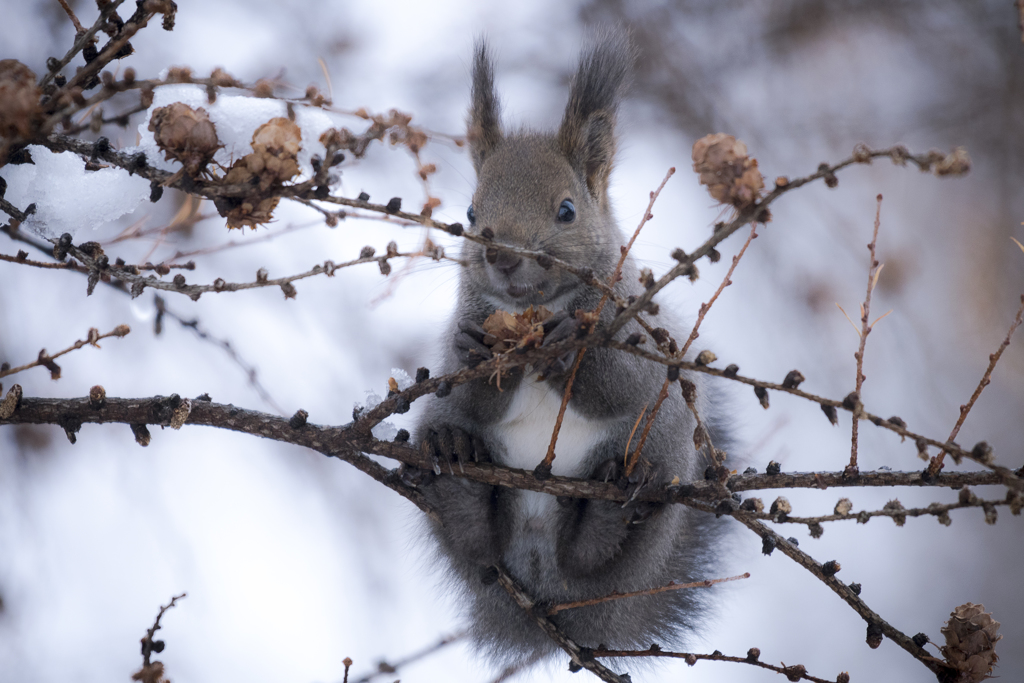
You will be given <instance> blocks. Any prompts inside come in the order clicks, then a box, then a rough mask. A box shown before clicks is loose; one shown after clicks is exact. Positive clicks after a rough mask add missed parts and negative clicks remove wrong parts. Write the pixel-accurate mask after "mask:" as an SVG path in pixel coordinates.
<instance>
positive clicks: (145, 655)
mask: <svg viewBox="0 0 1024 683" xmlns="http://www.w3.org/2000/svg"><path fill="white" fill-rule="evenodd" d="M187 596H188V593H182V594H181V595H175V596H174V597H172V598H171V601H170V602H169V603H167V604H166V605H163V606H162V607H161V608H160V611H159V612H157V615H156V620H154V621H153V625H152V626H150V627H149V628H148V629H146V635H145V636H143V637H142V666H143V667H144V668H145V667H148V666H149V665H150V664H151V662H150V661H149V658H150V656H151V655H152V654H153V652H159V651H160V650H161V649H162V647H160V648H156V647H154V645H155V643H156V642H158V641H154V640H153V636H155V635H156V632H157V631H159V630H160V629H161V628H162V627H161V626H160V620H161V619H163V616H164V612H166V611H167V610H169V609H171V608H172V607H174V605H175V604H176V603H177V602H178V600H181V599H183V598H185V597H187Z"/></svg>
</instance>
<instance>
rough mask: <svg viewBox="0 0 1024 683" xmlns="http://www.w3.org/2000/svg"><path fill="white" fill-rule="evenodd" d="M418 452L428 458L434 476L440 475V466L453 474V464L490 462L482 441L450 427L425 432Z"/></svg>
mask: <svg viewBox="0 0 1024 683" xmlns="http://www.w3.org/2000/svg"><path fill="white" fill-rule="evenodd" d="M420 452H421V453H423V455H425V456H427V457H428V458H430V462H431V464H432V465H433V468H434V474H438V475H439V474H441V471H442V469H443V468H442V466H444V467H446V468H447V469H448V472H449V474H454V473H455V471H454V467H453V463H455V464H458V466H459V469H460V470H461V469H462V464H463V463H466V462H490V461H491V456H490V453H488V451H487V446H486V445H485V444H484V442H483V440H482V439H480V438H478V437H475V436H472V435H470V434H469V433H468V432H466V431H465V430H462V429H459V428H458V427H452V426H450V425H441V426H439V427H438V428H436V429H430V430H428V431H427V434H426V436H424V437H423V441H422V442H421V443H420Z"/></svg>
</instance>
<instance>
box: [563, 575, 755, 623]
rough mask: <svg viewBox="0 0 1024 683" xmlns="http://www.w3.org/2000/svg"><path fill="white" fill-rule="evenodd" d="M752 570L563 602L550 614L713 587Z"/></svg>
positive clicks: (741, 576) (737, 578)
mask: <svg viewBox="0 0 1024 683" xmlns="http://www.w3.org/2000/svg"><path fill="white" fill-rule="evenodd" d="M749 578H750V572H746V573H745V574H739V575H738V576H730V577H728V578H725V579H704V580H703V581H693V582H691V583H674V582H669V583H668V584H666V585H664V586H658V587H657V588H647V589H645V590H639V591H630V592H628V593H617V592H616V593H611V594H609V595H605V596H602V597H600V598H591V599H590V600H577V601H576V602H563V603H560V604H558V605H555V606H553V607H549V608H548V616H549V617H553V616H555V615H556V614H558V613H559V612H561V611H563V610H567V609H575V608H577V607H588V606H590V605H600V604H601V603H603V602H612V601H613V600H622V599H623V598H635V597H639V596H642V595H657V594H658V593H667V592H669V591H677V590H682V589H684V588H711V587H712V586H714V585H717V584H719V583H728V582H729V581H739V580H741V579H749Z"/></svg>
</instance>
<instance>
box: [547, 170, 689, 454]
mask: <svg viewBox="0 0 1024 683" xmlns="http://www.w3.org/2000/svg"><path fill="white" fill-rule="evenodd" d="M675 172H676V169H675V166H672V167H671V168H669V169H668V172H666V173H665V177H664V178H663V179H662V181H661V184H660V185H658V188H657V189H656V190H654V191H653V192H651V197H650V201H648V202H647V208H646V209H644V215H643V218H641V219H640V224H639V225H638V226H636V230H634V231H633V236H632V237H630V238H629V242H628V243H627V244H626V246H624V247H622V249H621V255H620V256H619V262H618V263H617V264H615V270H614V271H613V272H612V274H611V276H610V277H609V278H608V289H607V290H605V291H604V294H603V295H602V296H601V300H600V301H599V302H598V304H597V308H596V309H595V311H594V320H595V322H594V324H593V325H591V328H590V330H589V331H590V332H593V331H594V325H596V324H597V321H598V320H600V319H601V312H602V311H603V310H604V307H605V304H606V303H608V297H609V293H610V292H611V291H613V290H614V287H615V284H616V283H617V282H618V281H619V279H620V278H621V277H622V266H623V265H625V263H626V258H627V257H628V256H629V250H630V249H632V248H633V243H634V242H636V238H637V237H639V235H640V231H641V230H643V228H644V226H645V225H647V221H649V220H651V219H652V218H654V216H653V215H652V214H651V210H652V209H653V208H654V202H656V201H657V200H658V196H659V195H661V191H662V189H664V187H665V184H666V183H667V182H668V179H669V178H671V177H672V176H673V175H674V174H675ZM586 352H587V348H586V347H585V346H584V347H583V348H581V349H580V350H579V351H578V352H577V353H576V362H575V363H573V366H572V370H571V371H570V372H569V379H567V380H566V382H565V391H564V392H563V393H562V404H561V405H560V406H559V407H558V416H557V417H556V418H555V427H554V429H553V430H551V442H550V443H549V444H548V452H547V454H546V455H545V456H544V460H543V461H541V463H540V465H538V466H537V471H538V472H550V471H551V463H552V462H554V460H555V443H556V442H557V441H558V433H559V431H561V429H562V419H563V418H564V417H565V409H566V407H567V406H568V405H569V400H570V399H571V398H572V385H573V382H574V381H575V380H576V373H577V372H578V371H579V368H580V362H581V361H582V360H583V355H584V354H585V353H586Z"/></svg>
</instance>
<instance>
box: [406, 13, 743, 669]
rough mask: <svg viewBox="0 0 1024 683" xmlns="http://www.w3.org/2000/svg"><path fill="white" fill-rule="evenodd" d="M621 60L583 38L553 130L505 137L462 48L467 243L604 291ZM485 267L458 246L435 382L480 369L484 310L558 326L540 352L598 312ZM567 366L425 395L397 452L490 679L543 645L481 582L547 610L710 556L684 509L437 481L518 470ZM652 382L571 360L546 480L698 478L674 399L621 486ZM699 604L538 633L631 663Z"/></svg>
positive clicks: (615, 39)
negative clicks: (619, 654) (515, 588)
mask: <svg viewBox="0 0 1024 683" xmlns="http://www.w3.org/2000/svg"><path fill="white" fill-rule="evenodd" d="M634 60H635V50H634V48H633V46H632V44H631V42H630V40H629V38H628V36H626V35H623V34H619V33H607V34H604V35H600V36H596V37H594V38H592V39H591V40H590V42H589V44H588V45H587V46H585V47H584V49H583V51H582V53H581V56H580V61H579V66H578V69H577V71H576V73H575V76H574V77H573V78H572V81H571V84H570V89H569V100H568V104H567V105H566V108H565V114H564V116H563V118H562V122H561V125H560V127H559V128H558V131H557V132H555V133H540V132H534V131H529V130H522V129H521V130H517V131H514V132H510V131H506V130H505V129H503V127H502V125H501V122H500V105H499V99H498V96H497V93H496V91H495V87H494V66H493V62H492V59H491V57H490V54H489V50H488V47H487V44H486V42H484V41H483V40H478V41H477V43H476V46H475V55H474V63H473V71H472V103H471V106H470V110H469V116H468V132H469V134H468V140H469V146H470V151H471V156H472V162H473V167H474V169H475V171H476V175H477V187H476V191H475V193H474V194H473V199H472V204H471V206H470V207H469V209H468V211H467V216H468V219H469V222H470V227H469V230H471V231H476V232H477V233H478V234H480V233H481V232H484V231H485V229H489V231H490V232H489V233H486V232H485V233H484V234H487V235H488V236H491V235H493V237H492V238H491V239H492V243H493V244H496V245H500V244H505V245H511V246H515V247H519V248H524V249H530V250H539V251H543V252H545V253H546V254H549V255H551V256H552V257H557V258H558V259H561V260H563V261H565V262H567V263H570V264H572V265H575V266H578V267H580V268H583V267H586V268H590V269H592V272H593V273H594V275H595V276H597V277H599V278H604V279H605V280H607V278H609V277H610V276H611V275H612V273H613V272H614V269H615V267H616V264H617V262H618V260H619V258H620V254H621V251H620V245H622V244H623V240H622V235H621V233H620V231H619V229H618V227H617V225H616V221H615V218H614V216H613V214H612V207H611V203H610V200H609V195H608V184H609V176H610V174H611V170H612V165H613V161H614V155H615V148H616V134H615V121H616V113H617V109H618V105H619V102H620V100H621V98H622V95H623V91H624V89H625V86H626V84H627V80H628V78H629V74H630V72H631V69H632V65H633V62H634ZM496 251H497V255H496V256H495V253H494V251H491V252H490V253H489V254H488V253H487V249H486V248H485V247H484V246H483V245H480V244H477V243H474V242H471V241H466V242H465V243H464V246H463V249H462V261H463V267H462V269H461V273H460V282H459V289H458V299H457V303H456V306H455V315H454V318H453V320H452V321H451V323H450V326H449V328H448V335H447V339H448V340H449V343H448V344H447V345H446V347H445V349H444V352H443V361H442V363H441V370H442V371H443V372H444V373H450V372H455V371H457V370H459V369H461V368H462V367H466V366H467V365H475V364H478V363H479V362H481V361H482V360H484V359H486V358H489V357H490V356H491V355H492V352H491V349H490V348H488V347H487V346H486V345H485V344H484V343H483V336H484V331H483V329H482V324H483V323H484V321H485V320H486V319H487V318H488V316H490V315H491V314H492V313H494V312H495V311H496V310H499V309H500V310H505V311H510V312H522V311H523V310H525V309H526V308H527V307H530V306H540V305H543V306H545V307H546V308H548V309H549V310H552V311H555V310H557V311H559V312H560V313H559V314H557V315H555V316H554V317H553V318H552V319H551V320H550V321H549V322H548V323H545V325H544V327H545V330H546V331H547V332H548V335H547V337H550V338H551V339H556V340H557V339H560V338H566V337H568V336H569V335H572V334H575V333H576V331H577V329H578V324H577V322H576V320H575V318H574V317H573V315H572V313H573V312H574V311H576V310H580V311H592V310H594V309H596V308H597V305H598V301H599V299H600V292H597V291H596V290H594V289H593V288H592V287H590V286H588V285H585V284H583V283H582V282H581V281H580V279H579V278H578V277H576V276H575V275H573V274H572V273H569V272H566V271H564V270H562V269H559V268H557V267H551V268H544V267H542V266H541V265H540V264H538V262H537V261H536V260H533V259H530V258H523V257H521V256H519V255H516V254H514V253H511V252H507V251H501V250H500V249H497V250H496ZM615 291H616V292H617V293H618V294H619V295H620V296H622V297H628V296H629V295H634V294H639V293H640V292H641V291H643V290H642V287H641V285H640V283H639V282H638V272H637V268H636V266H635V264H634V262H633V260H632V259H631V258H627V259H626V260H625V263H624V265H623V269H622V279H621V281H620V282H619V283H618V284H616V285H615ZM614 309H615V307H614V306H606V307H605V308H604V310H603V312H602V315H601V318H600V320H599V321H598V323H597V325H598V329H600V326H601V325H603V324H607V323H609V322H610V321H611V320H612V318H613V317H614ZM667 317H668V316H667V315H666V314H664V313H662V314H659V318H658V320H659V325H661V326H663V327H666V328H668V329H669V330H670V331H673V332H677V331H678V328H677V327H676V326H674V325H673V324H672V323H671V322H668V321H666V318H667ZM636 332H642V329H641V328H640V326H639V324H638V323H637V322H636V321H630V323H629V324H627V325H626V326H625V327H623V329H621V330H620V331H619V332H618V333H617V334H616V337H615V338H616V339H620V340H622V339H626V338H627V337H628V336H629V335H630V334H633V333H636ZM676 336H678V335H676ZM547 337H546V338H545V343H547V342H548V338H547ZM574 360H575V352H571V353H569V354H566V355H565V356H564V357H560V358H554V359H552V360H551V361H549V362H548V363H547V364H546V366H545V367H543V368H540V370H541V371H538V369H531V368H526V369H525V370H523V369H518V370H513V371H511V372H509V373H508V374H507V375H506V376H503V378H502V379H501V382H500V387H499V386H496V384H495V383H493V382H489V381H488V380H487V379H486V378H483V379H478V380H475V381H471V382H468V383H465V384H462V385H460V386H457V387H455V388H453V389H452V390H451V392H450V394H448V395H447V396H445V397H443V398H441V397H437V396H433V397H430V399H429V402H428V405H427V407H426V409H425V411H424V414H423V415H422V418H421V419H420V420H419V422H418V425H417V427H416V429H415V431H414V434H413V443H414V444H417V445H418V446H419V448H420V449H421V451H422V452H424V453H426V454H428V455H429V456H430V457H431V458H433V461H434V462H435V463H436V465H435V468H434V472H430V471H417V472H418V474H419V479H418V480H417V485H418V486H420V488H421V490H422V491H423V494H424V496H425V498H426V500H427V501H428V502H429V504H430V505H431V507H432V508H433V509H434V510H435V512H436V513H437V517H438V518H439V520H440V523H438V522H436V521H435V522H431V521H427V522H426V523H427V524H428V525H429V526H430V528H431V531H432V535H433V538H434V539H435V541H436V543H437V549H438V553H439V556H440V558H441V560H442V562H443V563H444V564H446V565H447V566H448V568H449V569H450V578H451V579H452V582H453V584H454V585H456V586H458V587H459V589H460V590H461V592H462V593H463V594H464V595H465V596H466V598H467V607H468V610H467V611H468V614H469V615H470V619H471V628H470V632H471V634H472V637H473V639H474V644H475V646H476V648H477V649H478V650H481V651H483V652H485V653H486V654H488V655H490V657H491V658H492V659H493V660H494V661H495V662H496V663H500V664H502V665H512V664H520V665H523V664H526V663H529V662H533V661H536V660H539V659H541V658H544V657H546V656H547V655H550V654H553V653H554V652H555V651H556V650H557V646H556V645H555V643H554V642H553V641H551V640H550V639H549V637H548V636H547V635H546V634H545V633H544V632H543V631H542V629H541V628H540V627H539V626H537V625H536V623H535V622H534V621H533V620H532V619H531V618H530V617H529V616H528V615H527V614H526V613H524V612H523V610H522V609H521V608H519V607H518V606H517V605H516V604H515V603H514V602H513V600H512V599H511V598H510V597H509V595H508V594H507V593H506V592H505V591H504V590H503V589H502V588H501V586H499V585H497V584H496V583H495V581H494V578H495V576H496V574H495V572H494V570H493V567H495V566H500V567H502V568H503V569H504V570H505V571H507V572H508V573H509V574H510V575H511V576H512V577H514V578H515V580H516V581H518V582H519V583H520V584H521V585H522V586H523V587H524V588H525V589H526V591H527V592H528V593H529V594H530V595H531V596H532V597H533V599H534V600H536V601H538V602H541V603H544V604H549V605H553V604H556V603H564V602H570V601H578V600H585V599H592V598H599V597H604V596H608V595H609V594H611V593H613V592H615V591H618V592H629V591H638V590H643V589H650V588H656V587H660V586H665V585H667V584H668V583H669V582H672V581H675V582H677V583H678V582H689V581H694V580H700V579H703V578H707V576H709V574H708V572H709V571H711V570H712V568H713V567H714V566H715V556H714V555H715V550H716V549H717V547H718V546H719V545H720V544H719V539H720V537H721V531H720V525H719V524H718V523H717V522H716V521H715V519H714V516H713V515H709V514H706V513H702V512H698V511H695V510H692V509H690V508H687V507H685V506H683V505H674V504H663V503H650V502H631V503H628V504H625V505H623V504H622V503H616V502H612V501H604V500H577V499H570V498H564V499H563V498H558V499H556V498H555V497H554V496H551V495H548V494H544V493H539V492H532V491H524V490H518V489H510V488H503V487H498V486H490V485H487V484H484V483H480V482H474V481H470V480H468V479H465V478H461V477H458V476H452V475H453V474H454V471H457V469H458V463H459V462H460V461H461V462H466V461H477V462H494V463H499V464H502V465H505V466H508V467H513V468H522V469H526V470H533V469H534V468H535V467H536V466H537V465H538V463H540V462H541V460H542V459H543V458H544V456H545V454H546V452H547V448H548V443H549V440H550V438H551V433H552V430H553V428H554V425H555V420H556V416H557V413H558V410H559V407H560V405H561V401H562V396H563V393H564V391H565V385H566V382H567V380H568V376H569V374H570V370H571V368H572V366H573V364H574ZM531 370H532V371H531ZM527 373H528V374H527ZM541 376H543V377H541ZM665 378H666V367H665V366H664V365H661V364H658V363H654V362H651V361H648V360H645V359H641V358H638V357H637V356H634V355H631V354H628V353H623V352H621V351H617V350H613V349H608V348H590V349H587V351H586V352H585V353H584V356H583V358H582V359H581V362H580V365H579V368H578V371H577V374H576V376H575V382H574V385H573V391H572V397H571V400H570V401H569V403H568V407H567V409H566V412H565V415H564V420H563V422H562V424H561V431H560V433H559V436H558V440H557V446H556V457H555V459H554V461H553V462H552V470H551V471H552V473H553V474H556V475H566V476H573V477H581V478H589V479H594V480H601V481H606V482H607V481H616V482H619V483H620V485H622V486H627V485H628V486H630V487H632V488H631V489H628V490H630V491H635V490H636V489H637V488H639V487H641V486H642V487H648V488H649V489H656V488H658V487H661V488H664V487H665V486H667V485H669V483H670V482H671V481H672V480H673V478H674V477H678V478H679V481H683V482H685V481H691V480H693V479H694V478H697V477H699V476H702V473H703V471H704V467H705V466H706V465H707V463H706V462H701V456H700V455H699V453H698V451H697V450H696V449H695V447H694V439H693V434H694V429H695V428H696V426H697V423H696V421H695V418H694V417H693V415H692V412H691V411H690V410H689V409H688V408H687V406H686V403H685V402H684V400H683V397H682V396H681V392H680V391H679V388H678V386H673V389H674V391H670V392H669V397H668V398H667V399H666V400H665V401H664V404H663V405H662V407H661V410H660V413H659V415H658V418H657V420H655V422H654V424H653V427H652V429H651V431H650V434H649V435H648V438H647V441H646V444H645V446H644V449H643V452H642V456H643V463H642V466H640V467H637V468H636V469H635V470H634V472H633V475H632V477H629V478H627V477H626V476H625V466H624V454H625V453H626V452H627V448H629V446H628V444H629V443H630V441H631V437H632V438H633V439H634V440H633V442H632V443H633V447H634V448H635V447H636V440H635V439H636V438H638V436H639V433H640V430H636V436H634V435H633V431H634V428H635V425H636V424H637V423H638V418H639V417H640V416H641V415H642V414H644V413H645V411H647V408H648V407H649V406H653V404H654V402H655V400H656V399H657V397H658V394H659V392H660V390H661V387H662V384H663V382H664V381H665ZM687 379H688V380H689V381H692V382H693V383H694V384H695V385H696V386H697V387H698V398H697V406H698V409H699V410H698V412H699V413H700V414H701V418H702V420H703V421H704V422H705V424H706V425H708V427H709V429H710V432H711V434H712V436H713V438H714V439H715V442H716V445H721V444H720V443H719V442H720V441H724V438H723V435H722V434H721V433H719V431H720V428H719V427H717V426H716V425H717V424H718V423H717V422H716V421H715V419H714V418H715V415H714V414H713V411H712V405H713V402H712V401H711V399H710V396H709V390H708V389H709V388H708V387H707V385H706V383H705V382H702V381H701V379H700V378H699V377H695V376H694V377H690V376H689V375H687ZM648 412H649V411H648ZM437 463H442V465H441V466H438V465H437ZM453 464H454V470H453V469H452V465H453ZM702 599H703V596H701V595H698V592H697V591H692V590H691V591H687V590H673V591H666V592H662V593H659V594H656V595H647V596H641V597H630V598H625V599H617V600H611V601H607V602H602V603H600V604H596V605H591V606H587V607H579V608H573V609H567V610H564V611H560V612H559V613H557V615H555V616H553V617H551V619H552V621H553V622H554V623H555V624H556V625H557V626H558V627H559V628H560V629H561V630H562V631H563V632H564V633H565V634H566V635H568V636H569V637H570V638H572V639H573V640H574V641H575V642H576V643H578V644H579V645H581V646H584V647H590V648H597V647H598V645H599V644H600V645H601V646H602V647H609V648H612V649H647V648H648V647H650V646H651V644H652V643H654V642H663V643H664V642H676V641H678V640H679V639H680V638H681V637H683V636H685V635H686V633H688V632H691V631H692V630H693V629H694V628H695V627H697V626H698V625H699V624H700V623H701V622H702V614H703V612H704V611H705V606H704V604H703V603H702Z"/></svg>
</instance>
